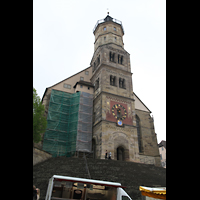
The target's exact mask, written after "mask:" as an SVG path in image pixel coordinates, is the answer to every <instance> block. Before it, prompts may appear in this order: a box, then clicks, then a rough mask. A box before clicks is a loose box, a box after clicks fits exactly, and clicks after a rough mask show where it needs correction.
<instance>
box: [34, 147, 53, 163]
mask: <svg viewBox="0 0 200 200" xmlns="http://www.w3.org/2000/svg"><path fill="white" fill-rule="evenodd" d="M51 157H52V155H51V154H50V153H48V152H46V151H43V150H40V149H38V148H35V147H33V165H35V164H37V163H40V162H42V161H45V160H47V159H49V158H51Z"/></svg>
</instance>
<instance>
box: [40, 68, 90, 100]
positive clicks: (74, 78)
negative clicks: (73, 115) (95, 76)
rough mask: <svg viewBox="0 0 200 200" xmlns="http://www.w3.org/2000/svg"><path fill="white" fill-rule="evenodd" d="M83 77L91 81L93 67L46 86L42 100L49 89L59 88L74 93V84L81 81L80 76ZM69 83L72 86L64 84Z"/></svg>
mask: <svg viewBox="0 0 200 200" xmlns="http://www.w3.org/2000/svg"><path fill="white" fill-rule="evenodd" d="M86 71H88V72H89V74H88V75H87V74H86V73H85V72H86ZM81 77H83V78H84V81H86V82H90V78H91V77H92V67H87V68H85V69H84V70H82V71H80V72H78V73H76V74H74V75H72V76H70V77H68V78H66V79H64V80H62V81H60V82H58V83H56V84H54V85H52V86H50V87H48V88H46V90H45V92H44V95H43V97H42V100H43V98H44V96H45V93H46V91H47V90H48V89H55V90H59V91H63V92H68V93H74V91H75V90H74V85H75V84H76V83H77V82H78V81H80V78H81ZM65 84H67V85H70V86H71V88H67V87H64V85H65Z"/></svg>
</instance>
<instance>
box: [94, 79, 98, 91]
mask: <svg viewBox="0 0 200 200" xmlns="http://www.w3.org/2000/svg"><path fill="white" fill-rule="evenodd" d="M98 88H99V78H98V79H97V80H96V82H95V90H97V89H98Z"/></svg>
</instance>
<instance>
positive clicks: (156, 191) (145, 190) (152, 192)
mask: <svg viewBox="0 0 200 200" xmlns="http://www.w3.org/2000/svg"><path fill="white" fill-rule="evenodd" d="M139 190H140V191H141V194H142V195H143V196H148V197H153V198H157V199H166V187H157V188H152V187H145V186H140V187H139Z"/></svg>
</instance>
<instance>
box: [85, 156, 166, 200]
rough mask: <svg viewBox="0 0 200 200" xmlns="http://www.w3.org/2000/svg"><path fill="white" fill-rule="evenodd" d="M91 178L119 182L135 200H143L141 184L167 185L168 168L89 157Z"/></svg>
mask: <svg viewBox="0 0 200 200" xmlns="http://www.w3.org/2000/svg"><path fill="white" fill-rule="evenodd" d="M87 163H88V168H89V170H90V175H91V179H97V180H105V181H113V182H119V183H121V184H122V186H126V188H125V189H124V190H125V191H126V192H127V193H128V194H129V196H130V197H131V198H132V199H133V200H139V199H140V200H141V193H140V191H139V186H140V185H145V186H155V187H156V186H166V169H165V168H162V167H156V166H154V165H149V164H141V163H134V162H124V161H116V160H98V159H96V160H94V159H87Z"/></svg>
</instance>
